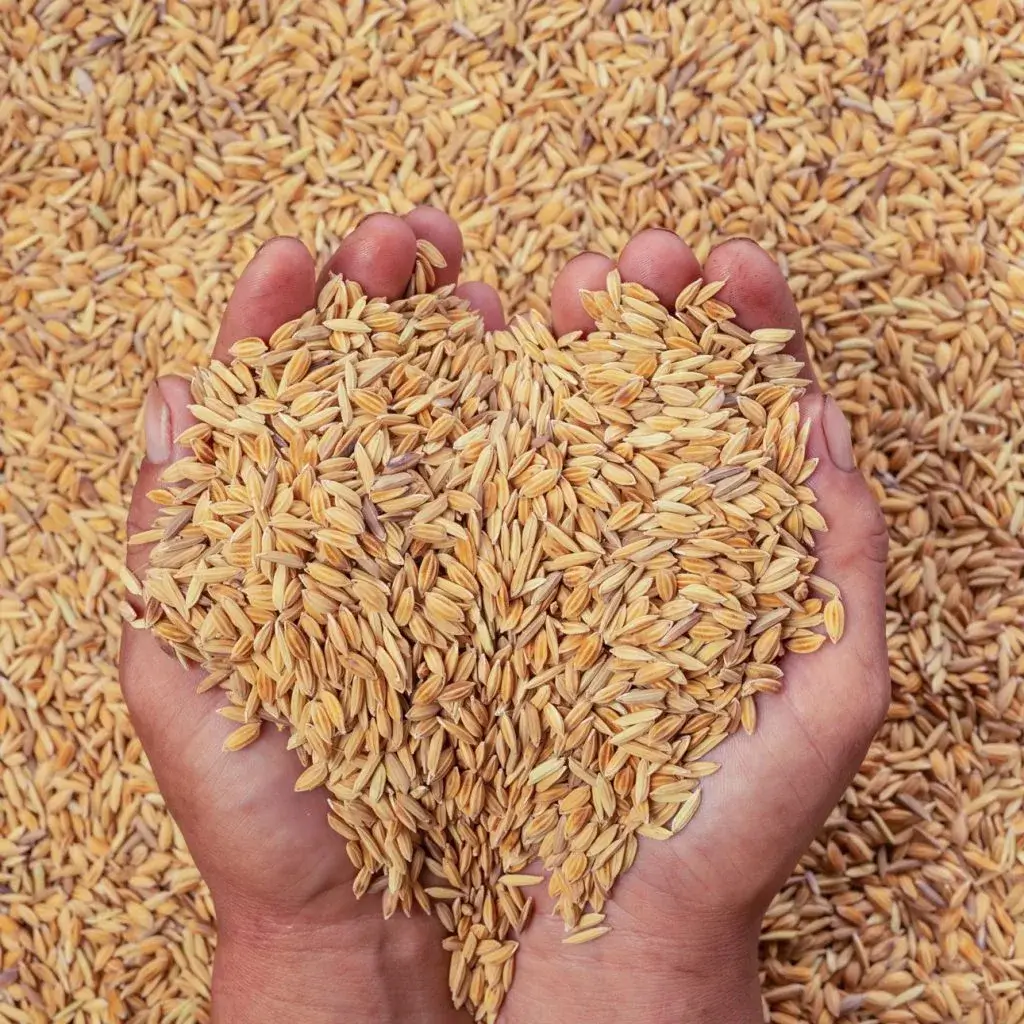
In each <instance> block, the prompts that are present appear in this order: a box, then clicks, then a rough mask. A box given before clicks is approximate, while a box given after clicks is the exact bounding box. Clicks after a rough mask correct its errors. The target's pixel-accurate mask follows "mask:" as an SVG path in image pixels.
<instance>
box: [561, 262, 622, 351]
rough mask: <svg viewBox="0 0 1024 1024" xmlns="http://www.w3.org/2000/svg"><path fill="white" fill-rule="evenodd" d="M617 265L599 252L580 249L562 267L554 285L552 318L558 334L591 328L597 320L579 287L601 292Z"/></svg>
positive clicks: (589, 329)
mask: <svg viewBox="0 0 1024 1024" xmlns="http://www.w3.org/2000/svg"><path fill="white" fill-rule="evenodd" d="M614 267H615V264H614V263H613V262H612V261H611V260H610V259H609V258H608V257H607V256H602V255H601V254H600V253H597V252H581V253H580V254H579V256H576V257H575V258H573V259H571V260H570V261H569V262H568V263H567V264H566V265H565V266H564V267H563V268H562V270H561V272H560V273H559V275H558V277H556V278H555V283H554V284H553V285H552V286H551V318H552V323H553V326H554V328H555V334H556V335H562V334H568V333H569V332H570V331H583V332H584V333H586V332H587V331H592V330H593V329H594V321H593V319H591V317H590V314H589V313H587V311H586V310H585V309H584V308H583V304H582V302H580V290H581V289H582V290H584V291H601V290H602V289H603V288H604V287H605V282H606V280H607V278H608V274H609V273H610V272H611V271H612V269H613V268H614Z"/></svg>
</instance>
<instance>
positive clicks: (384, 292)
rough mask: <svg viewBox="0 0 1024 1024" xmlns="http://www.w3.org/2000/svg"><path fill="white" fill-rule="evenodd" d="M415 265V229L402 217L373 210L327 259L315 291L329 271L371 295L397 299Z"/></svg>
mask: <svg viewBox="0 0 1024 1024" xmlns="http://www.w3.org/2000/svg"><path fill="white" fill-rule="evenodd" d="M415 264H416V232H415V231H413V229H412V226H411V225H410V224H408V223H407V222H406V221H405V220H404V219H403V218H401V217H396V216H395V215H394V214H391V213H374V214H371V215H370V216H369V217H367V218H366V220H364V221H363V222H362V223H361V224H360V225H359V226H358V227H357V228H356V229H355V230H354V231H353V232H352V233H351V234H350V235H348V236H347V237H346V238H345V240H344V241H343V242H342V243H341V245H340V246H339V247H338V250H337V252H335V253H334V255H333V256H332V257H331V258H330V259H329V260H328V261H327V264H326V265H325V266H324V269H323V270H322V271H321V273H320V279H319V280H318V281H317V287H316V290H317V294H319V293H320V289H321V288H323V286H324V285H325V284H327V281H328V280H329V278H330V276H331V275H332V274H340V275H341V276H342V277H344V278H345V279H346V280H348V281H355V282H356V283H357V284H359V286H360V287H361V288H362V289H363V291H364V292H366V294H367V295H370V296H372V297H374V298H380V299H389V300H393V299H397V298H399V297H401V296H402V295H403V294H404V293H405V289H406V287H407V286H408V284H409V278H410V277H411V276H412V272H413V267H414V266H415Z"/></svg>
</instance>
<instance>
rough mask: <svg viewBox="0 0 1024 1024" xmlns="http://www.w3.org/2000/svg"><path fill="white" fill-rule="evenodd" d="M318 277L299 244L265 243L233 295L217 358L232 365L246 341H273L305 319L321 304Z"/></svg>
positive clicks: (287, 240) (291, 241)
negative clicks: (232, 353)
mask: <svg viewBox="0 0 1024 1024" xmlns="http://www.w3.org/2000/svg"><path fill="white" fill-rule="evenodd" d="M314 274H315V266H314V264H313V257H312V256H310V254H309V250H308V249H307V248H306V247H305V245H303V244H302V242H300V241H299V240H298V239H297V238H289V237H285V236H282V237H278V238H271V239H270V241H268V242H265V243H264V244H263V245H262V246H261V247H260V249H259V250H258V251H257V252H256V255H255V256H253V258H252V259H251V260H250V261H249V265H248V266H247V267H246V268H245V270H244V271H243V272H242V276H241V277H240V278H239V279H238V283H237V284H236V285H235V288H234V291H233V292H232V293H231V298H230V299H229V300H228V307H227V310H226V311H225V313H224V319H223V321H222V322H221V326H220V331H219V333H218V335H217V345H216V347H215V348H214V351H213V357H214V358H215V359H221V360H226V359H227V358H228V349H230V348H231V346H232V345H233V344H234V343H235V342H236V341H239V340H240V339H241V338H252V337H257V338H264V339H265V338H269V337H270V335H271V334H273V333H274V331H276V330H277V328H278V327H280V326H281V324H283V323H287V321H289V320H294V319H296V318H298V317H300V316H302V314H303V313H305V312H306V310H307V309H310V308H311V307H312V306H313V304H314V302H315V301H316V292H315V288H314Z"/></svg>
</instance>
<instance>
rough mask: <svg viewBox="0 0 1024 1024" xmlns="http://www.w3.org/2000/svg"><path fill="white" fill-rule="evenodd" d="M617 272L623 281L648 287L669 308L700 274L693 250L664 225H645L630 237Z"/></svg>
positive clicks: (620, 258)
mask: <svg viewBox="0 0 1024 1024" xmlns="http://www.w3.org/2000/svg"><path fill="white" fill-rule="evenodd" d="M619 273H620V274H621V275H622V280H623V281H635V282H636V283H637V284H641V285H643V286H644V287H645V288H649V289H650V290H651V291H652V292H654V294H655V295H657V296H658V301H659V302H661V303H662V304H663V305H664V306H666V307H668V308H669V309H671V308H672V307H673V306H674V304H675V301H676V296H677V295H679V293H680V292H681V291H682V290H683V289H684V288H685V287H686V286H687V285H688V284H690V282H691V281H696V280H697V278H698V277H700V276H701V270H700V263H699V261H698V260H697V257H696V256H695V255H694V252H693V250H692V249H691V248H690V247H689V246H688V245H687V244H686V243H685V242H684V241H683V240H682V239H681V238H680V237H679V236H678V235H677V234H676V233H675V232H674V231H668V230H665V229H664V228H648V229H647V230H646V231H641V232H640V233H639V234H638V235H636V236H634V237H633V238H631V239H630V240H629V242H628V243H627V244H626V247H625V248H624V249H623V250H622V255H621V256H620V257H619Z"/></svg>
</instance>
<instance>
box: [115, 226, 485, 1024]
mask: <svg viewBox="0 0 1024 1024" xmlns="http://www.w3.org/2000/svg"><path fill="white" fill-rule="evenodd" d="M418 238H419V239H425V240H427V241H430V242H431V243H433V245H434V246H436V248H437V249H439V250H440V252H441V253H442V255H443V256H444V257H445V259H446V261H447V267H446V268H444V269H442V270H439V271H438V272H437V281H436V284H437V285H438V286H442V285H447V284H454V283H455V282H456V281H457V280H458V268H459V264H460V262H461V259H462V238H461V235H460V233H459V230H458V228H457V227H456V226H455V224H454V222H453V221H452V220H451V218H449V217H447V216H446V215H445V214H443V213H441V212H440V211H438V210H433V209H426V208H424V209H420V210H416V211H414V212H413V213H412V214H410V215H409V216H408V217H406V218H404V219H402V218H398V217H393V216H390V215H385V214H378V215H375V216H373V217H370V218H368V219H367V220H365V221H364V222H363V223H362V224H361V225H360V226H359V227H358V228H357V229H356V230H355V231H353V232H352V234H351V235H350V236H349V237H348V238H346V239H345V240H344V242H343V243H342V245H341V247H340V249H339V250H338V252H337V253H335V255H334V256H333V257H332V258H331V260H329V261H328V264H327V266H326V267H325V268H324V270H323V272H322V274H321V279H320V283H321V284H322V283H323V282H324V281H325V280H326V277H327V274H328V273H338V274H342V275H343V276H345V277H346V278H348V279H350V280H354V281H357V282H358V283H359V284H360V285H361V286H362V287H363V288H364V290H365V291H366V292H367V293H368V294H370V295H375V296H382V297H386V298H397V297H398V296H400V295H402V294H403V293H404V292H405V290H406V287H407V285H408V283H409V280H410V275H411V273H412V271H413V265H414V259H415V254H416V241H417V239H418ZM317 291H318V286H317V279H316V274H315V268H314V265H313V260H312V258H311V257H310V255H309V253H308V252H307V251H306V249H305V247H304V246H303V245H302V244H301V243H300V242H298V241H296V240H294V239H287V238H278V239H274V240H272V241H271V242H269V243H268V244H267V245H265V246H264V247H263V248H262V249H261V250H260V251H259V252H258V253H257V254H256V256H255V257H254V258H253V260H252V262H251V263H250V264H249V266H248V267H247V268H246V271H245V273H244V274H243V275H242V277H241V279H240V280H239V282H238V284H237V286H236V288H235V291H234V294H233V295H232V297H231V300H230V302H229V304H228V308H227V311H226V313H225V316H224V321H223V324H222V326H221V329H220V334H219V337H218V339H217V346H216V349H215V352H214V356H215V357H217V358H221V359H223V358H224V357H225V355H226V354H227V351H228V349H229V348H230V346H231V345H233V344H234V343H235V342H236V341H238V340H240V339H241V338H246V337H251V336H254V335H255V336H259V337H262V338H268V337H269V336H270V335H271V334H272V333H273V332H274V331H275V330H276V329H277V327H278V326H280V325H281V324H283V323H285V322H287V321H288V320H291V319H294V318H296V317H299V316H301V315H302V314H303V313H304V312H305V311H306V310H307V309H309V308H310V307H311V306H313V305H314V303H315V299H316V294H317ZM459 294H461V295H463V297H465V298H466V299H468V300H469V301H470V302H472V303H473V305H474V306H475V307H476V308H477V309H478V310H479V311H480V312H481V314H482V315H483V317H484V320H485V323H487V325H488V326H490V327H496V326H501V324H502V322H503V321H502V314H501V303H500V300H499V299H498V296H497V295H496V294H495V292H494V291H493V289H491V288H489V287H487V286H486V285H483V284H479V283H470V284H466V285H463V286H460V288H459ZM229 358H230V357H229ZM190 401H191V399H190V396H189V385H188V382H187V381H185V380H182V379H180V378H176V377H167V378H163V379H162V380H160V381H159V383H158V384H155V385H154V387H153V389H152V390H151V392H150V395H149V398H148V399H147V404H146V413H145V416H146V429H147V449H148V455H147V459H146V461H145V462H144V463H143V465H142V468H141V471H140V474H139V479H138V482H137V483H136V486H135V493H134V495H133V498H132V505H131V511H130V513H129V533H130V534H132V535H134V534H138V533H140V532H142V531H145V530H147V529H149V528H150V527H151V525H152V523H153V521H154V518H155V513H156V508H155V506H154V505H153V504H152V503H151V502H150V501H149V500H148V498H147V497H146V495H147V494H148V492H149V491H151V490H153V489H154V488H156V487H158V486H159V480H160V474H161V472H162V471H163V470H164V469H165V468H166V466H167V465H168V464H170V463H171V462H173V461H175V460H176V459H178V458H180V457H181V456H182V455H183V454H185V452H184V451H182V450H178V449H176V448H175V446H174V444H173V438H175V437H177V436H178V435H179V434H180V433H181V431H183V430H184V429H185V428H186V427H187V426H190V425H191V424H192V423H193V422H194V420H193V419H192V417H191V415H190V413H189V411H188V404H189V402H190ZM146 557H147V549H146V548H145V547H138V546H132V547H129V553H128V561H129V567H130V568H131V569H132V570H133V571H134V572H135V573H136V574H137V575H139V576H140V577H141V576H142V575H144V573H145V566H146ZM120 672H121V685H122V688H123V690H124V694H125V699H126V701H127V703H128V707H129V710H130V712H131V716H132V721H133V722H134V725H135V728H136V730H137V731H138V734H139V736H140V738H141V739H142V742H143V745H144V746H145V749H146V753H147V754H148V756H149V759H150V763H151V764H152V767H153V771H154V774H155V775H156V778H157V782H158V783H159V785H160V789H161V792H162V793H163V795H164V797H165V799H166V801H167V805H168V807H169V809H170V810H171V813H172V814H173V815H174V818H175V820H176V821H177V822H178V825H179V826H180V828H181V830H182V832H183V834H184V836H185V839H186V840H187V842H188V844H189V849H190V851H191V852H192V855H193V857H194V858H195V861H196V864H197V866H198V867H199V869H200V871H201V872H202V874H203V877H204V878H205V879H206V882H207V883H208V885H209V887H210V890H211V893H212V895H213V899H214V902H215V905H216V909H217V923H218V931H219V938H218V951H217V960H216V967H215V970H214V993H213V1016H214V1020H216V1021H218V1022H222V1024H232V1022H235V1021H239V1022H242V1021H244V1022H245V1024H260V1022H261V1021H264V1020H281V1019H283V1020H286V1021H295V1022H299V1024H317V1022H320V1021H325V1022H326V1021H338V1020H342V1019H344V1020H346V1021H350V1022H359V1021H387V1020H390V1019H392V1018H395V1019H401V1020H402V1021H424V1022H426V1021H440V1020H446V1019H450V1018H453V1017H455V1016H456V1015H455V1011H454V1010H453V1009H452V1007H451V1000H450V997H449V995H448V985H447V980H446V979H447V970H448V967H447V960H448V958H447V955H446V954H445V953H444V952H443V950H442V948H441V939H442V932H441V929H440V926H439V925H437V923H436V921H434V920H433V919H430V918H427V917H425V916H423V915H416V916H415V917H414V918H412V919H411V920H408V921H402V922H385V921H384V920H382V917H381V908H380V902H379V899H378V898H376V897H372V896H371V897H370V898H368V899H365V900H362V901H356V899H355V897H354V896H353V894H352V881H353V877H354V871H353V868H352V866H351V864H350V863H349V860H348V857H347V856H346V853H345V844H344V841H343V840H342V839H341V837H339V836H338V835H337V834H335V833H334V832H333V831H332V830H331V828H330V827H329V826H328V823H327V801H326V796H325V793H324V791H323V790H320V791H317V792H309V793H296V792H295V791H294V786H295V780H296V778H297V776H298V774H299V772H300V770H301V765H300V764H299V760H298V758H297V757H296V755H295V754H294V753H292V752H291V751H289V750H287V749H286V745H285V744H286V739H287V737H286V736H285V735H283V734H281V733H273V732H272V731H271V730H268V729H264V731H263V735H261V737H260V739H259V740H257V741H256V742H255V743H254V744H253V745H252V746H250V747H247V748H246V749H244V750H241V751H237V752H233V753H225V752H224V751H223V749H222V746H223V743H224V740H225V738H226V737H227V735H228V734H229V733H230V732H231V731H232V730H233V729H235V728H236V727H237V723H236V722H232V721H229V720H226V719H225V718H223V717H221V716H219V715H217V714H216V713H215V712H216V710H217V709H218V708H220V707H222V706H224V705H225V704H226V701H225V699H224V697H223V694H221V693H219V692H217V691H210V692H206V693H201V694H197V693H196V692H195V690H196V685H197V683H198V682H199V681H200V680H202V679H203V676H204V674H205V673H204V672H203V671H202V670H200V669H195V670H189V669H186V668H183V667H182V666H181V665H180V664H179V663H178V661H177V660H176V659H175V658H174V657H173V656H172V655H170V654H169V653H167V652H165V651H164V650H163V649H162V648H161V646H160V644H159V643H158V642H157V641H156V639H155V638H154V637H153V636H152V635H151V634H150V633H149V632H148V631H144V630H136V629H126V630H125V632H124V638H123V642H122V648H121V660H120ZM297 1002H301V1008H300V1007H299V1006H298V1005H297ZM458 1019H462V1015H461V1014H460V1015H458Z"/></svg>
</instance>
